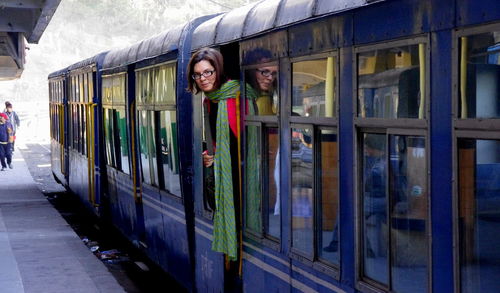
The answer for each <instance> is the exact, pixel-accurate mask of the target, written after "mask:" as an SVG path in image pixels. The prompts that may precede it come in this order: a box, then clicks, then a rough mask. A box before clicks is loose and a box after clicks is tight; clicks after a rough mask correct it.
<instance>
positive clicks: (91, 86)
mask: <svg viewBox="0 0 500 293" xmlns="http://www.w3.org/2000/svg"><path fill="white" fill-rule="evenodd" d="M87 75H88V91H89V102H93V98H94V77H93V73H92V72H88V73H87Z"/></svg>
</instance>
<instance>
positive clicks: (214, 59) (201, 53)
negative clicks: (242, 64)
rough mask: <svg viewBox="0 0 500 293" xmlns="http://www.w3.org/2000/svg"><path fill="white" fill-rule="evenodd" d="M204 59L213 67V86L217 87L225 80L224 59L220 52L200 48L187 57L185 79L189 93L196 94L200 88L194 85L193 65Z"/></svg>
mask: <svg viewBox="0 0 500 293" xmlns="http://www.w3.org/2000/svg"><path fill="white" fill-rule="evenodd" d="M203 60H206V61H208V62H210V64H211V65H212V66H213V67H214V69H215V84H214V87H215V88H216V89H219V88H220V86H221V85H222V84H223V83H225V82H226V81H227V78H226V75H225V74H224V59H223V57H222V54H221V53H220V52H219V51H217V50H215V49H212V48H201V49H199V50H198V51H196V53H194V54H193V56H191V59H189V64H188V69H187V79H188V88H187V90H188V91H189V92H191V93H195V94H197V93H198V92H199V91H200V89H199V88H198V86H197V85H196V82H195V81H194V79H193V77H192V75H193V73H194V66H195V65H196V63H198V62H200V61H203Z"/></svg>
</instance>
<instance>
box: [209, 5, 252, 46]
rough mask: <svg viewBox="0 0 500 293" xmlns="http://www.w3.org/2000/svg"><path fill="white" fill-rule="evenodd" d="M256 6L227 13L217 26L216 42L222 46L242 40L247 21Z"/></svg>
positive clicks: (248, 6)
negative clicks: (222, 44)
mask: <svg viewBox="0 0 500 293" xmlns="http://www.w3.org/2000/svg"><path fill="white" fill-rule="evenodd" d="M255 4H256V3H254V4H251V5H247V6H243V7H240V8H238V9H235V10H231V11H230V12H228V13H226V14H225V15H224V17H223V18H222V19H221V21H220V22H219V25H218V26H217V35H216V36H215V42H216V43H217V44H221V43H225V42H229V41H233V40H237V39H239V38H241V34H242V32H243V26H244V25H245V19H246V18H247V15H248V13H250V11H251V10H252V8H253V7H254V6H255Z"/></svg>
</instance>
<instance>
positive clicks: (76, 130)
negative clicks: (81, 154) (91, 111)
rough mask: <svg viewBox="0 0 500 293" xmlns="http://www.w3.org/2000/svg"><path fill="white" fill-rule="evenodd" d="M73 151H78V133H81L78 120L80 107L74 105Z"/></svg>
mask: <svg viewBox="0 0 500 293" xmlns="http://www.w3.org/2000/svg"><path fill="white" fill-rule="evenodd" d="M72 106H73V149H74V150H76V151H77V150H78V133H79V125H78V123H79V119H78V105H77V104H73V105H72Z"/></svg>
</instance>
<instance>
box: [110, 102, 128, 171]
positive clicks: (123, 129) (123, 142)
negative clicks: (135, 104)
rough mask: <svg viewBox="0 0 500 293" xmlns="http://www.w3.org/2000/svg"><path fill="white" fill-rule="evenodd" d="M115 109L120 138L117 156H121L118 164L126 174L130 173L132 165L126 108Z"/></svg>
mask: <svg viewBox="0 0 500 293" xmlns="http://www.w3.org/2000/svg"><path fill="white" fill-rule="evenodd" d="M114 111H115V114H116V116H115V121H116V128H117V131H116V133H117V134H118V140H119V146H117V147H119V149H118V150H117V151H119V155H118V154H117V157H118V156H119V157H120V160H119V162H120V163H119V164H117V167H118V168H119V169H121V171H123V173H125V174H130V167H129V153H128V151H129V150H128V135H127V116H126V112H125V108H123V107H120V108H118V109H116V110H114Z"/></svg>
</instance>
